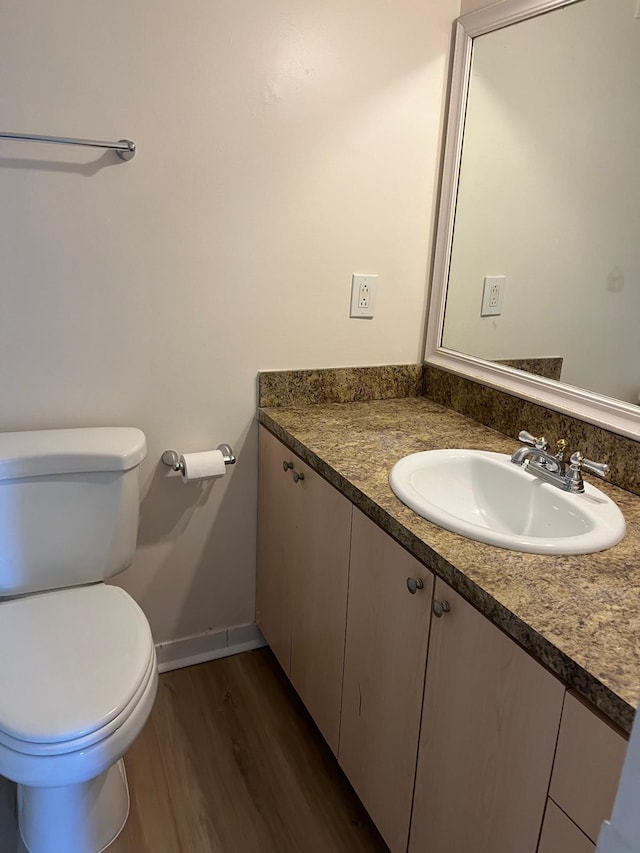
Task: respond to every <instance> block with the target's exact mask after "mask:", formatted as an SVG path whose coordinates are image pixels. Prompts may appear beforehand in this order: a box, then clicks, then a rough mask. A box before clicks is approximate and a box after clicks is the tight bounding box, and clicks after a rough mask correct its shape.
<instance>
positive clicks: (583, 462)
mask: <svg viewBox="0 0 640 853" xmlns="http://www.w3.org/2000/svg"><path fill="white" fill-rule="evenodd" d="M569 461H570V462H571V465H572V466H573V465H576V466H577V467H578V468H582V469H583V470H584V471H588V472H589V473H590V474H595V475H596V477H605V476H606V474H607V471H608V470H609V466H608V465H607V463H606V462H593V461H592V460H591V459H585V458H584V456H583V455H582V453H580V451H579V450H578V451H576V452H575V453H573V454H572V455H571V458H570V460H569Z"/></svg>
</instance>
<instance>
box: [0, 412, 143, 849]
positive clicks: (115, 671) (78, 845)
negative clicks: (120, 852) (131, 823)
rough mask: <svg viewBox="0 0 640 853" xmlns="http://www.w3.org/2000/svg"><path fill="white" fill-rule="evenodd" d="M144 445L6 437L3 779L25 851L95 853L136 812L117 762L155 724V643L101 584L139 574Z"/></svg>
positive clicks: (74, 435) (0, 445) (73, 437)
mask: <svg viewBox="0 0 640 853" xmlns="http://www.w3.org/2000/svg"><path fill="white" fill-rule="evenodd" d="M145 454H146V440H145V436H144V433H142V432H141V431H140V430H138V429H134V428H129V427H97V428H89V429H60V430H38V431H32V432H14V433H0V543H2V544H1V545H0V648H2V655H0V775H2V776H5V777H6V778H8V779H11V780H13V782H15V783H17V811H18V823H19V827H20V833H21V836H22V840H23V842H24V844H25V846H26V848H27V850H29V851H30V853H99V851H101V850H104V849H105V848H106V847H108V846H109V844H110V843H111V842H112V841H113V840H114V839H115V838H116V836H117V835H118V834H119V832H120V830H121V829H122V828H123V826H124V824H125V822H126V820H127V816H128V812H129V792H128V788H127V780H126V775H125V770H124V764H123V761H122V756H123V755H124V753H125V752H126V751H127V749H128V748H129V747H130V746H131V744H132V743H133V741H134V740H135V738H136V737H137V735H138V734H139V732H140V731H141V729H142V727H143V726H144V724H145V722H146V721H147V718H148V716H149V714H150V712H151V708H152V706H153V702H154V699H155V695H156V689H157V682H158V676H157V667H156V656H155V648H154V644H153V639H152V636H151V630H150V628H149V624H148V622H147V620H146V618H145V616H144V613H143V612H142V610H141V609H140V608H139V607H138V605H137V604H136V603H135V601H134V600H133V599H132V598H131V596H129V595H128V594H127V593H126V592H125V591H124V590H123V589H120V588H119V587H117V586H111V585H107V584H106V583H105V580H106V579H107V578H110V577H111V576H113V575H115V574H117V573H118V572H121V571H123V570H124V569H126V568H127V566H129V565H130V563H131V561H132V559H133V555H134V552H135V547H136V538H137V529H138V515H139V503H140V498H139V466H140V463H141V462H142V460H143V459H144V457H145Z"/></svg>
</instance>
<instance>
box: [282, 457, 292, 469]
mask: <svg viewBox="0 0 640 853" xmlns="http://www.w3.org/2000/svg"><path fill="white" fill-rule="evenodd" d="M291 468H293V462H287V460H286V459H285V460H283V462H282V470H283V471H289V470H290V469H291Z"/></svg>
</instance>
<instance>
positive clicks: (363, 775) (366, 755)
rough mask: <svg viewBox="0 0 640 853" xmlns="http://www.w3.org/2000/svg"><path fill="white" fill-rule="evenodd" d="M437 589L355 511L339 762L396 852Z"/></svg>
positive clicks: (403, 837)
mask: <svg viewBox="0 0 640 853" xmlns="http://www.w3.org/2000/svg"><path fill="white" fill-rule="evenodd" d="M408 577H411V578H414V579H420V580H421V581H422V583H423V588H422V589H418V590H417V592H416V593H414V594H413V595H411V594H410V593H409V590H408V588H407V578H408ZM433 583H434V578H433V574H432V573H431V572H430V571H428V569H426V568H425V567H424V566H423V565H422V564H421V563H419V562H418V561H417V560H416V559H415V558H414V557H412V556H411V555H410V554H409V553H408V552H407V551H405V549H404V548H402V546H400V545H398V544H397V543H396V542H395V541H394V540H393V539H392V538H391V537H390V536H388V535H387V534H386V533H385V532H384V531H382V530H381V529H380V528H379V527H378V526H377V525H376V524H374V523H373V522H372V521H370V520H369V519H368V518H367V517H366V516H364V515H363V514H362V513H361V512H360V511H359V510H358V509H354V510H353V526H352V533H351V568H350V577H349V601H348V607H347V639H346V648H345V660H344V683H343V692H342V720H341V725H340V749H339V753H338V761H339V763H340V765H341V767H342V769H343V770H344V771H345V773H346V775H347V777H348V779H349V781H350V782H351V784H352V785H353V787H354V789H355V791H356V793H357V794H358V796H359V797H360V799H361V801H362V803H363V804H364V806H365V808H366V809H367V811H368V812H369V814H370V815H371V817H372V819H373V821H374V823H375V824H376V826H377V827H378V829H379V831H380V834H381V835H382V837H383V838H384V840H385V841H386V843H387V845H388V846H389V849H390V850H391V853H401V851H402V853H404V851H406V849H407V839H408V835H409V821H410V817H411V801H412V796H413V785H414V779H415V767H416V752H417V749H418V733H419V728H420V714H421V709H422V691H423V687H424V676H425V664H426V656H427V643H428V638H429V622H430V618H431V597H432V592H433Z"/></svg>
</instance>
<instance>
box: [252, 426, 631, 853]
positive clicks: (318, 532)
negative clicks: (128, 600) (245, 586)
mask: <svg viewBox="0 0 640 853" xmlns="http://www.w3.org/2000/svg"><path fill="white" fill-rule="evenodd" d="M408 578H409V579H412V581H414V582H415V584H413V583H412V584H411V586H412V587H415V593H414V594H410V591H409V589H408V586H407V579H408ZM256 597H257V600H256V620H257V623H258V625H259V627H260V628H261V630H262V632H263V634H264V636H265V638H266V639H267V642H268V643H269V645H270V646H271V648H272V650H273V651H274V653H275V655H276V657H277V658H278V660H279V661H280V664H281V665H282V667H283V669H284V670H285V671H286V672H287V674H288V675H289V678H290V680H291V682H292V684H293V685H294V687H295V688H296V690H297V691H298V693H299V695H300V697H301V699H302V701H303V702H304V704H305V705H306V707H307V709H308V711H309V712H310V714H311V716H312V717H313V719H314V720H315V722H316V724H317V726H318V728H319V729H320V731H321V732H322V734H323V735H324V737H325V739H326V740H327V742H328V744H329V745H330V747H331V748H332V750H333V751H334V754H335V755H336V756H337V758H338V761H339V763H340V765H341V766H342V768H343V770H344V772H345V774H346V775H347V777H348V778H349V780H350V782H351V784H352V785H353V787H354V789H355V791H356V792H357V794H358V795H359V797H360V799H361V800H362V802H363V804H364V805H365V807H366V808H367V810H368V811H369V814H370V815H371V817H372V819H373V821H374V823H375V824H376V825H377V827H378V829H379V830H380V833H381V835H382V836H383V838H384V839H385V841H386V843H387V845H388V846H389V848H390V850H391V853H405V851H408V853H427V851H429V853H470V851H473V853H590V851H592V850H593V849H594V841H595V840H596V838H597V835H598V833H599V831H600V825H601V823H602V821H603V820H605V819H606V818H608V817H609V815H610V812H611V807H612V803H613V798H614V795H615V791H616V786H617V782H618V778H619V776H620V772H621V767H622V762H623V758H624V753H625V750H626V739H625V737H624V735H622V734H621V733H620V732H619V731H618V730H616V729H614V728H613V727H612V726H611V725H609V724H608V723H607V722H606V721H605V720H603V719H601V718H600V717H599V716H598V715H597V714H595V713H593V711H592V710H591V709H590V708H588V707H587V706H586V705H584V704H583V702H582V701H580V700H579V699H578V698H577V697H575V696H573V695H572V694H571V693H567V694H566V698H565V693H566V691H565V688H564V685H563V684H562V683H561V682H560V681H559V680H558V679H557V678H555V677H554V676H553V675H552V674H551V673H549V672H548V671H547V670H546V669H545V668H544V667H543V666H541V665H540V664H539V663H537V661H535V660H534V658H533V657H531V655H529V654H528V653H527V652H525V651H524V650H523V649H522V648H520V646H519V645H518V644H517V643H516V642H515V641H514V640H512V639H511V638H510V637H509V636H507V634H505V633H504V632H503V631H501V630H500V629H499V628H497V627H496V626H495V625H494V624H493V623H492V622H491V621H490V620H489V619H487V618H486V617H485V616H483V615H482V614H481V613H480V612H479V611H477V610H476V609H475V608H474V607H473V606H472V605H471V604H469V603H468V602H467V601H466V600H465V599H464V598H462V597H461V596H460V595H459V594H458V593H456V592H455V591H454V590H453V589H452V588H451V587H449V586H448V585H447V584H446V583H445V582H444V581H443V580H442V579H440V578H435V577H434V575H433V573H432V572H431V571H430V570H429V569H428V568H426V567H425V566H424V565H423V564H422V563H420V562H419V561H418V560H416V559H415V558H414V557H412V556H411V555H410V554H409V553H408V551H406V550H405V549H404V548H403V547H402V546H400V545H399V544H397V543H396V542H395V541H394V540H393V539H392V538H391V537H390V536H388V535H387V534H386V533H385V532H384V531H383V530H382V529H381V528H379V527H378V526H377V525H376V524H374V523H373V522H372V521H370V520H369V519H368V518H367V517H366V516H365V515H364V514H363V513H362V512H360V510H358V509H357V508H355V507H352V505H351V503H350V502H349V501H348V500H347V499H346V498H344V497H343V496H342V495H341V494H340V493H339V492H338V491H337V490H336V489H334V488H333V487H332V486H331V485H329V483H327V482H326V481H325V480H324V479H323V478H322V477H320V475H319V474H317V473H315V472H314V471H313V470H312V469H311V468H310V467H309V466H308V465H306V464H305V463H304V462H302V460H300V459H299V458H298V457H297V456H295V455H294V454H293V453H292V452H291V451H290V450H288V449H287V448H286V447H285V446H284V445H283V444H281V443H280V442H279V441H278V440H277V439H276V438H274V437H273V436H272V435H271V434H270V433H269V432H268V431H267V430H266V429H264V428H263V427H261V428H260V474H259V510H258V565H257V581H256ZM563 701H564V706H563ZM561 720H562V723H561ZM556 744H557V749H556ZM554 754H555V761H554ZM416 756H417V762H416ZM543 817H544V824H543Z"/></svg>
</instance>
